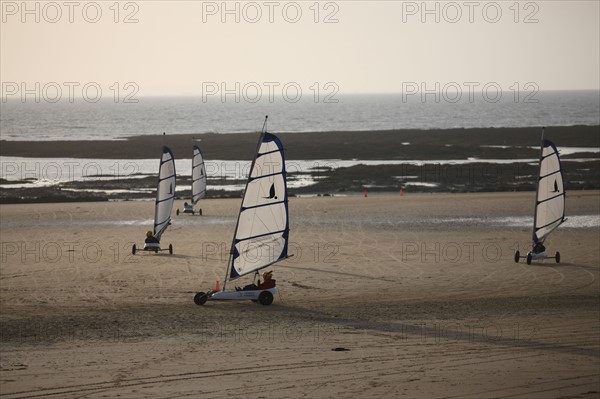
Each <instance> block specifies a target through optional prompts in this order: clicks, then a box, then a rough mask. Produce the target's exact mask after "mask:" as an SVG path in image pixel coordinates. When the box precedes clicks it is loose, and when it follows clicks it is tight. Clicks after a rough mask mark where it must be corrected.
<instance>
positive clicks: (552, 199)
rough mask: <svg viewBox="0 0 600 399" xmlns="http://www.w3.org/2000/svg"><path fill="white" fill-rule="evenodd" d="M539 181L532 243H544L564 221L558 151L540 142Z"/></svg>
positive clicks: (544, 141) (563, 196) (563, 191)
mask: <svg viewBox="0 0 600 399" xmlns="http://www.w3.org/2000/svg"><path fill="white" fill-rule="evenodd" d="M539 171H540V172H539V180H538V188H537V198H536V204H535V215H534V226H533V242H534V243H538V242H542V243H543V242H544V240H545V239H546V237H547V236H548V234H550V233H551V232H552V231H553V230H554V229H556V228H557V227H558V226H560V224H561V223H563V222H564V220H565V190H564V184H563V174H562V168H561V165H560V158H559V156H558V150H557V149H556V146H555V145H554V143H552V142H551V141H550V140H542V149H541V155H540V167H539Z"/></svg>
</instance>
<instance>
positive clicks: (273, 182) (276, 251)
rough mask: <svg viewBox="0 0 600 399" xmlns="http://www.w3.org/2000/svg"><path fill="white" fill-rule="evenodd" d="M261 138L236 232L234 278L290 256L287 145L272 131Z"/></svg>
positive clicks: (232, 271) (233, 253)
mask: <svg viewBox="0 0 600 399" xmlns="http://www.w3.org/2000/svg"><path fill="white" fill-rule="evenodd" d="M261 137H262V139H261V142H260V145H259V147H258V152H257V154H256V159H255V160H254V162H253V163H252V168H251V170H250V174H249V176H248V182H247V184H246V190H245V191H244V199H243V200H242V207H241V209H240V215H239V219H238V224H237V229H236V231H235V235H234V241H233V248H232V251H231V252H232V257H231V259H232V260H231V270H230V278H232V279H234V278H237V277H240V276H243V275H245V274H248V273H252V272H254V271H256V270H259V269H262V268H264V267H267V266H269V265H271V264H273V263H275V262H277V261H279V260H281V259H285V258H287V256H288V254H287V251H288V236H289V218H288V195H287V182H286V176H285V157H284V154H283V146H282V145H281V141H280V140H279V139H278V138H277V137H276V136H275V135H273V134H271V133H264V134H263V135H262V136H261Z"/></svg>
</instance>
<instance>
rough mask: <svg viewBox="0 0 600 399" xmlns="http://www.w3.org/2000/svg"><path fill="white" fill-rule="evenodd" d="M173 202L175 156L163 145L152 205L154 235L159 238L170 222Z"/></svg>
mask: <svg viewBox="0 0 600 399" xmlns="http://www.w3.org/2000/svg"><path fill="white" fill-rule="evenodd" d="M173 202H175V158H174V157H173V153H172V152H171V150H170V149H169V148H167V147H163V152H162V157H161V158H160V167H159V170H158V187H157V189H156V204H155V207H154V237H156V238H158V239H159V240H160V236H161V235H162V233H163V232H164V231H165V230H166V229H167V227H168V226H169V223H170V222H171V211H172V210H173Z"/></svg>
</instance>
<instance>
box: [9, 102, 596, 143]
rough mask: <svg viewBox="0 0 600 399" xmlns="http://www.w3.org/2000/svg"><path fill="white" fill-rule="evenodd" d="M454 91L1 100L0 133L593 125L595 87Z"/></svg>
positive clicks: (110, 135)
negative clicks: (253, 98)
mask: <svg viewBox="0 0 600 399" xmlns="http://www.w3.org/2000/svg"><path fill="white" fill-rule="evenodd" d="M460 94H461V95H460V97H459V96H458V94H457V93H446V92H437V93H429V94H427V93H421V94H417V95H406V94H401V93H400V94H336V95H332V96H329V97H324V96H321V97H319V98H318V99H317V98H313V97H312V96H305V97H303V98H301V99H299V100H298V101H296V102H293V101H291V100H289V99H282V98H277V97H275V98H274V99H272V100H273V101H270V99H268V98H261V99H260V100H259V101H257V102H251V101H248V98H245V97H244V96H238V97H237V98H236V97H235V96H233V95H232V96H227V97H225V98H224V99H221V98H203V97H201V96H173V97H168V96H152V97H150V96H148V97H142V96H140V97H138V98H135V97H132V98H128V99H127V101H136V102H124V101H125V98H123V99H116V100H118V101H115V99H112V98H111V99H105V98H102V99H99V100H98V101H97V102H89V101H86V100H84V99H83V98H74V99H72V100H73V101H72V102H70V101H69V100H68V99H67V98H61V100H60V101H56V102H50V101H48V99H44V98H43V96H40V98H38V100H39V102H36V101H35V100H36V99H35V98H34V97H33V96H30V97H27V98H25V100H26V101H24V102H23V101H21V99H19V98H8V99H5V98H3V100H2V102H1V103H0V109H1V111H2V112H1V113H0V114H1V116H0V132H1V139H2V140H13V141H14V140H17V141H55V140H120V139H123V138H125V137H129V136H139V135H157V134H161V133H163V132H167V133H168V134H202V133H224V134H226V133H246V132H256V131H259V130H260V129H261V128H262V123H263V118H264V115H270V117H269V130H270V131H273V132H286V133H288V132H289V133H294V132H326V131H374V130H396V129H417V130H430V129H452V128H490V127H495V128H501V127H532V126H573V125H588V126H594V125H600V96H599V93H598V91H597V90H585V91H540V92H535V93H532V92H511V91H508V92H506V91H505V92H504V93H502V95H501V96H500V97H499V98H498V97H494V98H493V97H489V96H488V97H487V98H483V97H482V96H481V95H474V96H469V93H466V92H465V93H460ZM476 94H477V93H476ZM306 97H310V98H306ZM470 97H472V98H470ZM236 100H238V101H236Z"/></svg>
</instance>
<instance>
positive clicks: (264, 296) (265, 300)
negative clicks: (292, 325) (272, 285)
mask: <svg viewBox="0 0 600 399" xmlns="http://www.w3.org/2000/svg"><path fill="white" fill-rule="evenodd" d="M258 302H260V304H261V305H270V304H272V303H273V294H271V292H270V291H263V292H261V293H260V295H258Z"/></svg>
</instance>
